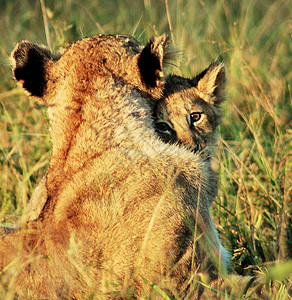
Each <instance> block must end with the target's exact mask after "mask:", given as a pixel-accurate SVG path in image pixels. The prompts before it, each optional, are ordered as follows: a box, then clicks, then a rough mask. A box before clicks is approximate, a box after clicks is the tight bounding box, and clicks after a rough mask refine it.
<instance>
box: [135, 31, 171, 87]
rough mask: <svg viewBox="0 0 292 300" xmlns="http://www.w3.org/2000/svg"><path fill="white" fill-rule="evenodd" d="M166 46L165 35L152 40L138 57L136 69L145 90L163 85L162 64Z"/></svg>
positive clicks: (165, 54)
mask: <svg viewBox="0 0 292 300" xmlns="http://www.w3.org/2000/svg"><path fill="white" fill-rule="evenodd" d="M168 44H169V38H168V36H167V35H166V34H163V35H161V36H159V37H155V38H152V39H151V40H150V42H149V43H148V44H147V45H146V46H145V47H144V49H143V50H142V52H141V53H140V55H139V58H138V68H139V71H140V74H141V80H142V82H143V83H144V84H145V85H146V87H147V88H156V87H160V86H161V85H162V84H163V83H164V73H163V63H164V60H165V58H166V56H167V47H168Z"/></svg>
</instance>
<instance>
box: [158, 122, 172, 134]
mask: <svg viewBox="0 0 292 300" xmlns="http://www.w3.org/2000/svg"><path fill="white" fill-rule="evenodd" d="M155 127H156V129H157V130H159V131H162V132H166V131H171V127H170V126H169V125H168V124H167V123H166V122H157V123H155Z"/></svg>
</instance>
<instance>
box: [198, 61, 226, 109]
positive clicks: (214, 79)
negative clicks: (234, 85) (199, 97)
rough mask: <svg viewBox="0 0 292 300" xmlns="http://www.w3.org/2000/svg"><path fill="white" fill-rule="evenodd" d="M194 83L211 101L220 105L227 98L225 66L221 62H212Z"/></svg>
mask: <svg viewBox="0 0 292 300" xmlns="http://www.w3.org/2000/svg"><path fill="white" fill-rule="evenodd" d="M193 82H194V85H195V86H196V87H197V89H198V90H199V91H200V92H202V93H203V94H205V95H207V96H208V98H209V100H210V102H212V103H213V104H217V105H219V104H220V103H221V102H223V101H224V100H225V83H226V76H225V68H224V65H223V64H222V63H220V62H216V63H212V64H211V65H210V66H209V67H208V68H207V69H205V70H204V71H203V72H201V73H200V74H199V75H197V76H196V77H195V78H194V79H193Z"/></svg>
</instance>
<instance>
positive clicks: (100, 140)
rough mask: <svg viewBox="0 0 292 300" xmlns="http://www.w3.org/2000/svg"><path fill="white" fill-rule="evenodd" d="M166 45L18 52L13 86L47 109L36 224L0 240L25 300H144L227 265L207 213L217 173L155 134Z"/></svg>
mask: <svg viewBox="0 0 292 300" xmlns="http://www.w3.org/2000/svg"><path fill="white" fill-rule="evenodd" d="M167 44H168V39H167V37H166V36H165V35H162V36H160V37H157V38H155V39H152V40H151V41H150V42H149V43H148V44H147V45H146V46H145V47H144V48H143V47H142V46H140V44H139V43H138V42H137V41H136V40H135V39H133V38H129V37H125V36H117V35H115V36H108V35H101V36H95V37H91V38H86V39H83V40H81V41H78V42H76V43H75V44H72V45H71V46H70V47H68V49H67V50H66V51H65V52H64V53H62V54H59V55H56V56H53V55H52V54H51V53H50V52H49V51H48V50H47V49H45V48H43V47H40V46H37V45H35V44H32V43H30V42H26V41H24V42H21V43H19V44H18V45H17V46H16V48H15V50H14V51H13V54H12V58H13V61H14V67H13V71H14V76H15V78H16V80H17V81H18V82H20V83H21V84H22V86H23V87H24V89H26V90H27V92H29V94H30V95H31V96H32V97H34V98H36V99H38V100H39V101H42V103H44V104H46V105H47V107H48V116H49V119H50V134H51V139H52V154H51V160H50V167H49V169H48V171H47V174H46V176H45V178H44V180H45V187H46V201H45V204H44V206H43V207H42V209H41V212H40V213H39V217H38V218H37V219H36V220H34V221H28V222H27V223H26V224H25V225H24V226H23V227H22V228H21V229H19V230H18V231H16V232H13V233H10V234H8V235H6V236H4V237H3V238H2V239H1V241H0V268H1V270H2V272H3V276H4V278H5V280H7V282H10V284H13V287H14V289H15V293H17V295H18V296H19V297H20V298H22V299H31V298H49V299H56V298H58V297H63V298H78V299H79V298H81V297H89V296H93V297H96V298H98V299H99V298H101V297H102V296H104V297H106V298H107V297H118V298H120V297H125V296H126V295H131V294H132V295H133V296H134V295H149V293H150V291H151V287H153V285H157V286H160V287H161V288H164V287H165V288H167V289H169V290H170V291H174V290H179V289H182V288H183V287H184V288H185V287H186V286H185V285H184V284H185V281H186V278H187V275H188V274H189V273H190V272H192V271H197V269H203V270H206V271H207V272H209V274H210V276H213V275H214V274H215V276H217V274H218V268H219V269H220V268H221V267H222V268H223V269H224V268H225V267H226V265H227V259H228V256H227V253H226V250H225V249H224V248H223V247H222V245H221V243H220V241H219V238H218V234H217V232H216V230H215V226H214V223H213V221H212V219H211V216H210V212H209V206H210V203H212V201H213V200H214V198H215V196H216V193H217V178H216V174H214V172H213V171H212V170H211V168H210V164H209V162H208V161H205V160H204V158H203V157H201V156H200V154H198V153H194V152H192V151H189V150H188V149H187V148H185V147H183V146H177V145H170V144H165V143H163V142H162V141H161V140H160V139H159V138H158V137H157V135H156V133H155V131H154V128H153V121H152V116H151V112H152V110H153V107H154V105H155V101H156V100H157V99H159V98H161V96H162V92H163V87H164V75H163V70H162V66H163V61H164V58H165V57H166V54H167ZM203 78H204V77H203ZM199 83H200V82H199ZM208 84H209V83H208ZM205 250H206V251H205ZM222 264H223V266H221V265H222ZM117 292H119V294H116V293H117ZM112 293H114V294H112Z"/></svg>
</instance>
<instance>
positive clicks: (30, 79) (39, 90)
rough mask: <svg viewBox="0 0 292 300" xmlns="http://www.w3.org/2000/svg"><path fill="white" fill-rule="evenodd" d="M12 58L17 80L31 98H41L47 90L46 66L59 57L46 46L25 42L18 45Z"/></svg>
mask: <svg viewBox="0 0 292 300" xmlns="http://www.w3.org/2000/svg"><path fill="white" fill-rule="evenodd" d="M11 58H12V63H13V75H14V77H15V79H16V80H17V81H18V82H20V83H21V84H22V86H23V88H24V89H25V90H26V91H28V92H29V94H30V95H31V96H35V97H39V98H41V97H42V96H43V95H44V92H45V89H46V70H45V67H46V64H47V62H48V61H49V60H55V59H57V57H54V56H53V55H52V53H51V52H50V51H49V50H48V49H47V48H46V47H44V46H38V45H35V44H33V43H31V42H29V41H23V42H20V43H18V44H17V45H16V47H15V49H14V50H13V52H12V54H11Z"/></svg>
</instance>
